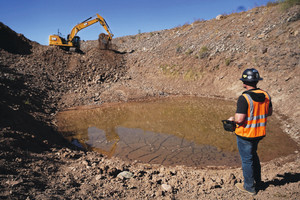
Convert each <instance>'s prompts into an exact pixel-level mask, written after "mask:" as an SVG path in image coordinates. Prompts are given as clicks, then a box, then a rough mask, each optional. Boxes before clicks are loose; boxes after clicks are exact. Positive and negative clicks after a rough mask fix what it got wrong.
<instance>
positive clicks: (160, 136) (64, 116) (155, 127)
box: [57, 97, 296, 166]
mask: <svg viewBox="0 0 300 200" xmlns="http://www.w3.org/2000/svg"><path fill="white" fill-rule="evenodd" d="M234 111H235V103H234V102H228V101H221V100H216V99H206V98H186V97H184V98H167V99H158V100H155V101H147V102H130V103H123V104H110V105H106V106H101V107H99V108H96V109H80V110H69V111H65V112H61V113H59V115H58V117H57V120H58V125H59V129H60V131H61V132H62V133H63V134H64V135H65V137H66V138H68V139H70V140H72V139H77V140H78V141H79V142H80V144H81V145H82V146H83V147H85V148H87V149H91V150H94V151H98V152H101V153H103V154H105V155H107V156H118V157H120V158H122V159H126V160H138V161H141V162H147V163H159V164H164V165H176V164H185V165H189V166H207V165H227V166H236V165H237V166H239V165H240V163H239V162H240V161H239V157H238V152H237V146H236V138H235V135H234V134H230V133H229V132H225V131H224V130H223V127H222V123H221V120H222V119H226V118H227V117H228V116H231V115H232V113H234ZM271 119H272V118H271ZM268 126H269V127H270V129H269V130H268V132H269V133H270V134H272V137H266V138H265V139H264V140H263V141H262V143H261V145H260V146H263V147H262V148H261V149H259V153H260V152H261V160H262V161H267V160H270V159H273V158H274V157H278V156H283V155H288V154H290V153H291V152H293V151H294V150H295V148H296V146H295V143H293V141H291V140H290V139H289V138H288V137H286V136H285V135H284V134H283V133H282V132H281V130H280V128H279V123H278V122H277V121H276V120H275V118H273V119H272V120H269V121H268ZM278 142H280V144H281V145H280V146H282V148H280V149H278V148H277V147H278V146H276V144H278Z"/></svg>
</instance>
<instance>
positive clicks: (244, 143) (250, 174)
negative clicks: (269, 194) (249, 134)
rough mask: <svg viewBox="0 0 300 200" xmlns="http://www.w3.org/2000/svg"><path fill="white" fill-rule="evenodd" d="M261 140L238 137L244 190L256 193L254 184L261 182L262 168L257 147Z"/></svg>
mask: <svg viewBox="0 0 300 200" xmlns="http://www.w3.org/2000/svg"><path fill="white" fill-rule="evenodd" d="M260 140H261V138H258V139H253V140H246V139H243V138H241V137H239V136H237V146H238V149H239V153H240V156H241V160H242V168H243V176H244V188H245V189H246V190H247V191H249V192H255V185H254V183H259V182H261V167H260V162H259V158H258V155H257V152H256V151H257V145H258V143H259V141H260Z"/></svg>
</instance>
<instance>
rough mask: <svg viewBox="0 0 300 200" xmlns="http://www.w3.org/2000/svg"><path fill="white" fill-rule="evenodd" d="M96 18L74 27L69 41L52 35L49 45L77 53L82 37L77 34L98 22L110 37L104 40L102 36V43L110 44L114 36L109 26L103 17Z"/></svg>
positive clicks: (68, 38) (107, 36)
mask: <svg viewBox="0 0 300 200" xmlns="http://www.w3.org/2000/svg"><path fill="white" fill-rule="evenodd" d="M96 16H97V17H96V18H95V19H92V18H93V17H90V18H88V19H86V20H84V21H83V22H81V23H79V24H77V25H76V26H74V27H73V29H72V31H71V33H70V34H69V35H68V37H67V39H65V38H63V37H61V36H59V35H50V36H49V45H50V46H59V47H61V48H63V49H66V50H70V51H77V50H79V49H80V37H79V36H76V34H77V33H78V32H79V31H80V30H82V29H84V28H86V27H88V26H90V25H92V24H95V23H97V22H99V23H100V24H101V25H102V26H103V28H104V29H105V30H106V32H107V34H108V35H106V34H105V35H106V37H104V38H103V36H102V41H103V40H105V42H106V43H109V42H110V41H111V40H112V37H113V36H114V35H113V34H112V33H111V30H110V28H109V26H108V24H107V23H106V21H105V19H104V18H103V17H101V16H100V15H99V14H96ZM102 35H103V34H102Z"/></svg>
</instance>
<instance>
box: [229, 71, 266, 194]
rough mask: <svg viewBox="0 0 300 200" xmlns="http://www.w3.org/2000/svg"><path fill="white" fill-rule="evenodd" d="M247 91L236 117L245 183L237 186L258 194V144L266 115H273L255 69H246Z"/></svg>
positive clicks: (243, 95) (233, 118) (238, 103)
mask: <svg viewBox="0 0 300 200" xmlns="http://www.w3.org/2000/svg"><path fill="white" fill-rule="evenodd" d="M240 80H241V81H243V87H244V88H246V91H245V92H243V94H242V95H241V96H240V97H239V98H238V101H237V110H236V113H235V116H234V117H231V118H229V120H232V121H235V123H236V129H235V134H236V136H237V146H238V149H239V153H240V157H241V160H242V168H243V176H244V184H242V183H237V184H236V187H237V188H238V189H239V190H241V191H243V192H247V193H249V194H252V195H255V194H256V187H258V185H259V184H260V183H261V166H260V161H259V158H258V155H257V152H256V151H257V145H258V143H259V141H260V140H261V139H262V138H263V137H264V136H265V135H266V124H267V117H268V116H271V115H272V103H271V97H270V95H269V94H268V93H267V92H265V91H263V90H261V89H259V88H257V87H256V85H257V83H258V81H259V80H262V78H261V77H260V76H259V73H258V71H257V70H256V69H254V68H252V69H246V70H245V71H244V72H243V75H242V78H241V79H240Z"/></svg>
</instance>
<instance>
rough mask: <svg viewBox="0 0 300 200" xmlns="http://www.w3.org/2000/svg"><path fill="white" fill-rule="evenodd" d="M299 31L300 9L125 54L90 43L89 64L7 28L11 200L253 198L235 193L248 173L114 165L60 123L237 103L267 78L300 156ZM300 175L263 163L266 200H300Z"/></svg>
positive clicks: (161, 37)
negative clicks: (252, 77)
mask: <svg viewBox="0 0 300 200" xmlns="http://www.w3.org/2000/svg"><path fill="white" fill-rule="evenodd" d="M299 19H300V7H299V6H294V7H292V8H290V9H288V10H285V11H282V10H281V9H280V7H279V6H268V7H259V8H254V9H252V10H250V11H248V12H242V13H234V14H230V15H226V16H223V17H222V18H221V19H218V20H217V19H212V20H209V21H201V20H198V21H195V22H194V23H192V24H188V25H183V26H180V27H176V28H173V29H170V30H163V31H157V32H151V33H142V34H138V35H133V36H126V37H122V38H116V39H113V50H101V49H99V48H97V42H96V41H87V42H85V43H84V44H82V50H83V52H84V53H82V54H78V53H70V52H65V51H63V50H61V49H58V48H54V47H48V46H42V45H39V44H37V43H35V42H32V41H29V40H28V39H26V38H25V37H24V36H22V35H21V34H17V33H15V32H14V31H13V30H11V29H10V28H9V27H7V26H6V25H4V24H0V36H1V37H0V38H1V43H0V74H1V76H0V92H1V97H0V107H1V113H0V120H1V123H0V149H1V152H0V163H1V165H0V183H1V184H0V188H1V189H0V197H1V199H97V198H105V199H187V198H190V199H248V198H251V197H249V195H247V194H242V193H240V192H239V191H237V189H236V188H235V186H234V184H235V183H237V182H241V180H242V173H241V169H240V168H226V167H206V168H190V167H186V166H176V167H165V166H160V165H150V164H141V163H129V162H125V161H122V160H119V159H117V158H111V159H107V158H106V157H103V156H102V155H100V154H98V153H95V152H87V151H83V150H80V149H76V147H74V146H72V145H70V144H69V143H68V142H67V141H66V140H65V139H64V138H63V137H62V136H61V135H60V134H59V133H58V132H57V127H56V125H55V115H56V114H57V112H59V111H61V110H63V109H67V108H70V107H73V106H79V105H101V104H102V103H104V102H117V101H132V100H140V99H145V98H149V97H156V98H163V97H165V96H171V95H181V96H182V95H193V96H208V97H213V98H222V99H228V100H235V99H236V98H237V97H238V95H239V94H240V93H241V92H242V91H243V88H242V87H241V84H240V82H239V81H238V79H239V77H240V75H241V73H242V71H243V70H244V69H246V68H248V67H255V68H257V69H258V70H259V72H260V74H261V76H262V77H263V78H264V81H262V82H261V83H260V84H259V86H260V87H261V88H263V89H266V90H267V91H268V92H269V93H270V94H271V96H272V101H273V105H274V110H275V115H274V117H278V118H280V119H281V120H282V129H283V130H284V131H285V133H286V134H287V137H291V138H292V139H294V140H295V141H296V142H298V144H299V123H298V122H299V120H300V111H299V93H298V91H299V84H298V83H299V81H298V80H299V75H300V73H299V66H300V50H299V49H300V48H299V47H300V43H299V41H300V34H299V30H300V20H299ZM269 137H271V133H269ZM233 145H235V144H233ZM261 148H263V147H261ZM299 167H300V162H299V153H298V151H296V152H295V153H294V154H292V155H290V156H287V157H284V158H278V159H275V160H272V161H270V162H268V163H262V178H263V180H264V182H265V184H264V185H263V187H262V188H261V190H260V191H259V192H258V194H257V195H256V196H255V197H254V198H255V199H267V198H271V199H297V197H298V196H299V191H300V190H299V187H300V185H299V181H300V174H299ZM121 172H122V173H121ZM126 172H127V173H126ZM120 173H121V174H120Z"/></svg>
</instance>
